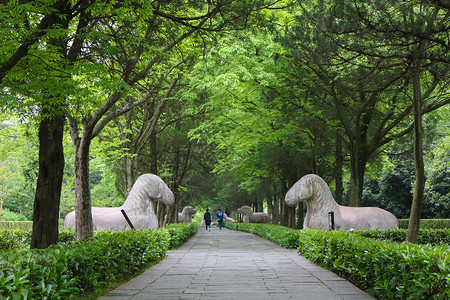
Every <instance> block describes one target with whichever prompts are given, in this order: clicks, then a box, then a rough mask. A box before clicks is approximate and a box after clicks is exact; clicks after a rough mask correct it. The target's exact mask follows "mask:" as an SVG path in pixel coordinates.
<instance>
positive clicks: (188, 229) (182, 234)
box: [164, 223, 198, 249]
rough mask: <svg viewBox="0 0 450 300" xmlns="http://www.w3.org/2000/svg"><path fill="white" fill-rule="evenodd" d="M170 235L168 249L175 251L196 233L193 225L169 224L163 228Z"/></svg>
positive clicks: (195, 227) (196, 226) (195, 226)
mask: <svg viewBox="0 0 450 300" xmlns="http://www.w3.org/2000/svg"><path fill="white" fill-rule="evenodd" d="M164 228H165V229H166V230H167V231H168V232H169V234H170V242H169V249H176V248H178V247H180V246H181V245H183V244H184V243H185V242H186V241H187V240H189V239H190V238H191V237H193V236H194V235H195V234H196V233H197V229H198V225H197V224H195V223H178V224H169V225H167V226H165V227H164Z"/></svg>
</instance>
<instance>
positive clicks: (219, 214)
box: [217, 208, 223, 230]
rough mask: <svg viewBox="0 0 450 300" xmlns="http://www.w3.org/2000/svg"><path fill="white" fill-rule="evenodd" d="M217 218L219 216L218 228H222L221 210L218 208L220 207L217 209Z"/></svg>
mask: <svg viewBox="0 0 450 300" xmlns="http://www.w3.org/2000/svg"><path fill="white" fill-rule="evenodd" d="M217 218H219V220H218V221H219V229H220V230H222V222H223V212H222V211H221V210H220V208H219V210H218V211H217Z"/></svg>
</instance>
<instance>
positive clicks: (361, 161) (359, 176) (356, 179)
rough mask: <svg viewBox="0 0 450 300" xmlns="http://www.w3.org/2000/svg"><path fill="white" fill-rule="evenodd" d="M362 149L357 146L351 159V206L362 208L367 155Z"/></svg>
mask: <svg viewBox="0 0 450 300" xmlns="http://www.w3.org/2000/svg"><path fill="white" fill-rule="evenodd" d="M361 148H362V147H358V146H357V145H355V147H354V149H353V151H352V154H351V158H350V168H351V175H350V202H349V206H355V207H359V206H361V198H362V193H363V187H364V173H365V171H366V163H367V160H366V155H364V154H363V153H362V152H363V149H361Z"/></svg>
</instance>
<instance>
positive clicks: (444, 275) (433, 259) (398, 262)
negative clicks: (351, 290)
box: [226, 223, 450, 299]
mask: <svg viewBox="0 0 450 300" xmlns="http://www.w3.org/2000/svg"><path fill="white" fill-rule="evenodd" d="M226 227H227V228H230V229H234V230H241V231H246V232H251V233H254V234H256V235H258V236H261V237H263V238H266V239H268V240H271V241H273V242H275V243H277V244H279V245H281V246H283V247H286V248H297V249H298V252H299V254H300V255H303V256H305V257H306V258H308V259H309V260H311V261H313V262H314V263H316V264H318V265H320V266H322V267H325V268H327V269H329V270H331V271H333V272H334V273H336V274H338V275H339V276H342V277H344V278H346V279H348V280H349V281H351V282H352V283H354V284H355V285H357V286H359V287H360V288H361V289H364V290H367V291H368V292H369V293H370V294H371V295H373V296H375V297H376V298H378V299H450V263H449V262H450V247H449V245H448V243H446V241H448V238H449V236H450V231H449V230H439V231H438V232H439V234H436V235H433V234H432V232H431V231H430V230H425V231H423V232H422V233H421V234H422V236H423V241H425V242H426V243H429V244H424V245H415V244H411V243H406V242H391V241H390V240H400V237H403V234H404V233H403V231H402V230H397V231H398V232H397V233H396V231H395V230H394V231H392V230H391V231H384V233H383V231H380V230H377V231H356V232H347V231H327V230H309V229H304V230H294V229H289V228H286V227H282V226H275V225H267V224H241V223H240V224H238V223H234V224H233V223H227V224H226ZM363 235H367V236H370V237H365V236H363ZM431 244H434V246H432V245H431Z"/></svg>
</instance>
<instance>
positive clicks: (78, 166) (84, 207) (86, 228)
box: [72, 124, 93, 241]
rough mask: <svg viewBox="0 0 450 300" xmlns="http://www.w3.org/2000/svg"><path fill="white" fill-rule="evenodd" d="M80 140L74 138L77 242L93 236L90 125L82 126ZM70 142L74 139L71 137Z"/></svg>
mask: <svg viewBox="0 0 450 300" xmlns="http://www.w3.org/2000/svg"><path fill="white" fill-rule="evenodd" d="M83 127H84V130H83V134H82V137H81V138H75V142H74V148H75V201H76V205H75V237H76V240H77V241H80V240H82V239H85V238H89V237H92V236H93V224H92V211H91V189H90V182H89V147H90V144H91V139H90V135H91V130H90V128H92V126H91V125H89V124H84V126H83ZM72 140H74V138H73V137H72Z"/></svg>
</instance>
